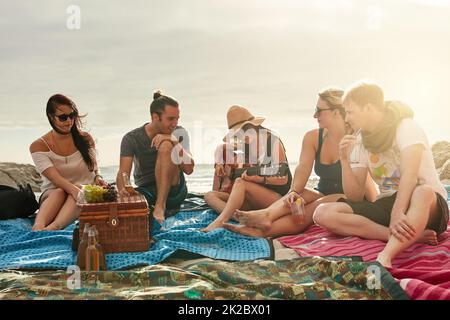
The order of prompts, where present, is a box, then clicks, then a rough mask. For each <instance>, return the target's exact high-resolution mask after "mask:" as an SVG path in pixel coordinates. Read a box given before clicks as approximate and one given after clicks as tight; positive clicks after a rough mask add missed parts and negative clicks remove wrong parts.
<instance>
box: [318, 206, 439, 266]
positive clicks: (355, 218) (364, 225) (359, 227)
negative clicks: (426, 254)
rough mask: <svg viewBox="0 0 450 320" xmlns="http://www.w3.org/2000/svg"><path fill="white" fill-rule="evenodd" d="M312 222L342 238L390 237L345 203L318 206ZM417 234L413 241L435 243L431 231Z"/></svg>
mask: <svg viewBox="0 0 450 320" xmlns="http://www.w3.org/2000/svg"><path fill="white" fill-rule="evenodd" d="M313 220H314V222H315V223H316V224H317V225H319V226H321V227H323V228H325V229H327V230H329V231H331V232H333V233H335V234H338V235H342V236H357V237H360V238H363V239H372V240H380V241H384V242H387V241H389V239H390V236H391V234H390V230H389V228H388V227H385V226H383V225H380V224H377V223H375V222H373V221H371V220H369V219H367V218H366V217H363V216H360V215H357V214H354V212H353V210H352V208H351V207H350V206H349V205H348V204H346V203H341V202H335V203H325V204H321V205H319V206H318V207H317V209H316V210H315V211H314V214H313ZM416 230H417V228H416ZM422 231H423V229H422ZM418 234H419V236H418V237H417V238H416V239H415V240H414V241H421V242H422V241H427V242H428V243H430V244H435V243H437V235H436V233H435V232H434V231H432V230H425V231H423V232H418ZM410 244H411V243H410ZM386 266H388V265H386Z"/></svg>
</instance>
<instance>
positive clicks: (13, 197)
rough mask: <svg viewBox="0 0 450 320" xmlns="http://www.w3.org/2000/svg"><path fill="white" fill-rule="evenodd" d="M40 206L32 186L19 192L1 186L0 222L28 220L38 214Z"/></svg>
mask: <svg viewBox="0 0 450 320" xmlns="http://www.w3.org/2000/svg"><path fill="white" fill-rule="evenodd" d="M38 208H39V204H38V202H37V201H36V196H35V194H34V193H33V190H32V189H31V186H30V184H27V185H26V186H25V187H24V186H19V190H17V189H16V188H13V187H10V186H4V185H0V220H7V219H16V218H27V217H28V216H30V215H32V214H33V213H35V212H36V210H37V209H38Z"/></svg>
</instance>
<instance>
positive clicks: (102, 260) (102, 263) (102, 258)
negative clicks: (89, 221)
mask: <svg viewBox="0 0 450 320" xmlns="http://www.w3.org/2000/svg"><path fill="white" fill-rule="evenodd" d="M92 229H93V230H94V236H95V242H96V247H97V250H98V252H99V254H100V270H102V271H105V270H106V257H105V252H104V251H103V248H102V245H101V244H100V241H99V237H98V230H97V228H96V227H95V226H92Z"/></svg>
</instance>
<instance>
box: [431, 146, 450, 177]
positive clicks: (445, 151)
mask: <svg viewBox="0 0 450 320" xmlns="http://www.w3.org/2000/svg"><path fill="white" fill-rule="evenodd" d="M431 150H432V151H433V158H434V164H435V166H436V169H437V171H438V173H439V179H441V180H447V179H450V142H447V141H439V142H436V143H435V144H434V145H433V146H432V147H431Z"/></svg>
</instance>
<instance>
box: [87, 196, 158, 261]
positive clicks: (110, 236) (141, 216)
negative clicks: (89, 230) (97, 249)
mask: <svg viewBox="0 0 450 320" xmlns="http://www.w3.org/2000/svg"><path fill="white" fill-rule="evenodd" d="M80 207H81V212H80V229H79V230H80V234H81V233H82V232H83V231H82V230H84V225H85V223H90V224H91V226H92V225H95V226H96V228H97V230H98V236H99V239H98V240H99V242H100V244H101V245H102V247H103V250H104V252H105V253H111V252H136V251H147V250H148V249H149V246H150V230H151V229H150V219H149V208H148V205H147V201H146V199H145V197H144V196H143V195H141V194H136V195H133V196H130V197H121V196H118V198H117V201H116V202H102V203H86V204H81V205H80Z"/></svg>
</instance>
